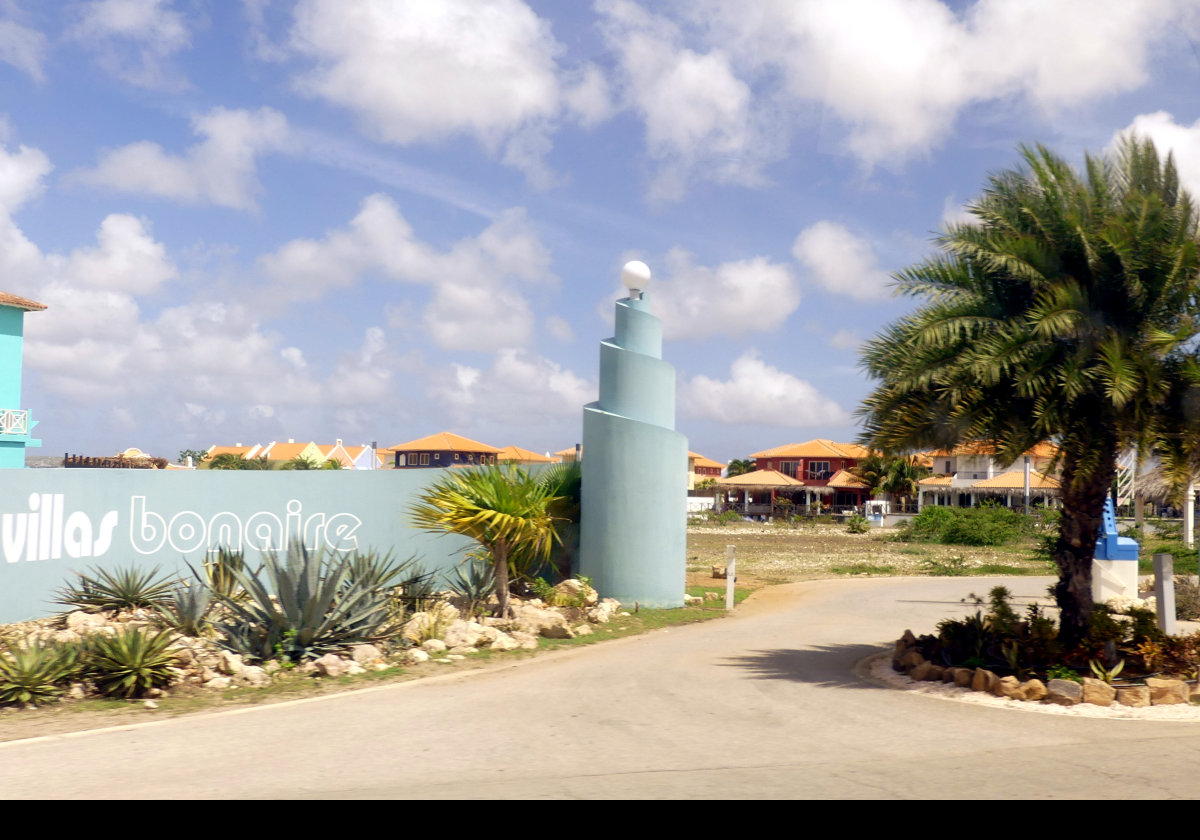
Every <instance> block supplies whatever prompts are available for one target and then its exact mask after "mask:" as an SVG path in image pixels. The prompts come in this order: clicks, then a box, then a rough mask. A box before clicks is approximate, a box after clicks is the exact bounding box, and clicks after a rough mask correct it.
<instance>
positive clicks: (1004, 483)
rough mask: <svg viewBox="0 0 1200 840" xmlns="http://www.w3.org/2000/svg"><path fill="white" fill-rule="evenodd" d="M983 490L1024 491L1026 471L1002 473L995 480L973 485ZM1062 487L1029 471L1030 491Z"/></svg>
mask: <svg viewBox="0 0 1200 840" xmlns="http://www.w3.org/2000/svg"><path fill="white" fill-rule="evenodd" d="M971 486H972V487H978V488H979V489H981V490H989V489H990V490H1023V489H1025V471H1024V470H1013V471H1012V472H1006V473H1001V474H1000V475H997V476H994V477H993V478H985V479H983V480H981V481H976V482H975V483H974V484H972V485H971ZM1061 486H1062V485H1060V484H1059V483H1058V481H1057V480H1056V479H1053V478H1051V477H1050V476H1048V475H1042V474H1041V473H1040V472H1036V471H1034V470H1030V471H1029V489H1031V490H1058V489H1060V487H1061Z"/></svg>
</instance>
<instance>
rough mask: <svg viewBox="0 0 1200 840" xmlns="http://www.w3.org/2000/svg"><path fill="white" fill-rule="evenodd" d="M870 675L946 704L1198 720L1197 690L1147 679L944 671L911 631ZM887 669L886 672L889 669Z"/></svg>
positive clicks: (874, 662) (873, 664) (1169, 681)
mask: <svg viewBox="0 0 1200 840" xmlns="http://www.w3.org/2000/svg"><path fill="white" fill-rule="evenodd" d="M870 661H871V667H870V668H869V669H868V670H869V674H870V676H872V677H874V678H876V679H880V680H882V681H883V682H884V683H886V684H888V685H891V686H894V687H898V688H905V689H908V690H918V691H920V692H921V693H924V694H936V695H938V696H942V697H945V698H947V699H964V700H973V701H977V700H980V699H983V698H986V699H988V700H993V701H995V704H996V705H1004V706H1008V707H1015V708H1024V709H1028V710H1030V711H1052V712H1057V713H1062V712H1069V713H1075V714H1081V715H1085V716H1094V717H1119V718H1131V717H1137V718H1144V719H1171V720H1195V721H1200V706H1197V705H1194V704H1193V701H1195V700H1200V685H1192V684H1189V683H1188V682H1186V681H1184V680H1174V679H1159V678H1156V677H1150V678H1148V679H1147V680H1146V684H1145V685H1142V686H1112V685H1109V684H1108V683H1106V682H1104V681H1103V680H1098V679H1094V678H1091V677H1084V678H1083V681H1082V682H1081V683H1077V682H1075V681H1073V680H1059V679H1055V680H1049V681H1048V682H1047V683H1043V682H1042V681H1041V680H1038V679H1030V680H1024V681H1022V680H1018V679H1017V678H1016V677H1012V676H1006V677H1001V676H998V675H997V674H995V673H994V672H992V671H989V670H987V669H986V668H974V669H972V668H944V667H942V666H939V665H936V664H934V663H932V662H929V661H927V660H926V659H925V657H924V655H922V653H921V652H920V650H919V649H918V648H917V639H916V636H915V635H914V634H913V632H912V631H911V630H906V631H905V632H904V635H903V636H901V637H900V638H899V639H897V640H896V643H895V645H894V647H893V649H892V652H891V655H890V656H889V655H888V654H886V653H885V654H880V655H878V656H876V657H873V658H872V659H871V660H870ZM889 666H890V667H889Z"/></svg>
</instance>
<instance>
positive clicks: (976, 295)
mask: <svg viewBox="0 0 1200 840" xmlns="http://www.w3.org/2000/svg"><path fill="white" fill-rule="evenodd" d="M1021 154H1022V158H1023V163H1024V166H1023V167H1022V168H1021V169H1018V170H1011V171H1006V172H1001V173H1000V174H998V175H994V176H992V177H990V178H989V179H988V182H987V185H986V187H985V188H984V192H983V195H982V196H981V197H980V198H979V199H977V200H976V201H975V202H974V203H973V204H972V205H971V206H970V208H969V210H970V213H971V214H972V215H973V216H974V220H973V221H971V222H968V223H965V224H958V225H951V226H949V227H948V228H947V229H946V230H945V231H944V232H943V233H942V234H941V235H940V236H939V237H938V239H937V242H938V244H939V245H940V247H941V251H942V253H941V254H940V255H938V256H934V257H932V258H930V259H928V260H926V261H925V262H923V263H919V264H918V265H916V266H913V267H911V268H908V269H906V270H904V271H902V272H900V273H899V274H898V275H897V282H898V286H899V290H900V292H901V293H903V294H906V295H910V296H913V297H918V298H921V299H923V302H922V304H921V305H920V307H919V308H918V309H917V310H916V311H915V312H913V313H912V314H910V315H908V316H905V317H903V318H901V319H900V320H898V321H897V322H895V323H894V324H892V325H891V326H889V327H888V328H886V329H885V330H884V331H883V332H882V333H880V334H879V335H878V336H876V338H875V339H873V340H872V341H871V342H870V343H869V344H868V345H867V346H866V348H865V349H864V351H863V366H864V367H865V368H866V370H867V371H868V372H869V373H870V375H871V376H872V377H874V378H875V379H876V380H878V383H879V384H878V386H877V388H876V389H875V391H874V392H873V393H872V394H871V395H870V396H869V397H868V398H867V399H866V401H865V402H864V404H863V406H862V408H861V409H860V414H861V415H862V416H863V418H864V420H865V429H866V431H865V434H864V440H865V442H867V443H868V444H870V445H871V446H875V447H878V448H880V449H882V450H884V451H888V452H897V451H905V450H909V451H911V450H912V449H915V448H923V447H927V446H928V447H939V448H949V447H951V446H954V445H955V444H957V443H960V442H962V441H966V440H986V441H990V442H992V443H994V444H995V445H996V447H997V454H998V455H999V456H1000V457H1001V458H1006V459H1008V460H1010V461H1015V460H1017V458H1018V457H1019V456H1020V455H1021V454H1022V453H1023V452H1024V451H1026V450H1027V449H1029V448H1030V447H1032V446H1033V445H1035V444H1037V443H1039V442H1041V441H1045V440H1053V441H1054V442H1055V443H1057V444H1058V446H1059V447H1060V455H1059V464H1060V465H1061V470H1062V472H1061V480H1062V488H1063V489H1062V500H1063V516H1062V524H1061V529H1060V533H1059V536H1058V538H1057V541H1056V543H1055V547H1054V559H1055V562H1056V564H1057V566H1058V572H1059V581H1058V584H1057V585H1056V586H1055V596H1056V600H1057V601H1058V605H1059V607H1060V608H1061V611H1062V612H1061V634H1062V638H1063V640H1064V641H1065V642H1067V643H1068V644H1071V643H1075V642H1078V641H1079V640H1080V639H1081V638H1082V637H1083V635H1084V634H1085V632H1086V629H1087V624H1088V619H1089V616H1090V613H1091V608H1092V597H1091V573H1092V559H1093V556H1094V552H1095V542H1096V534H1097V532H1098V530H1099V526H1100V518H1101V514H1102V509H1103V505H1104V499H1105V496H1106V495H1107V493H1108V492H1109V488H1110V487H1111V485H1112V481H1113V478H1114V476H1115V474H1116V459H1117V453H1118V451H1119V450H1120V449H1121V448H1123V447H1125V446H1128V445H1130V444H1135V443H1136V444H1138V445H1139V446H1140V447H1141V451H1143V452H1146V451H1151V449H1155V448H1156V449H1157V450H1158V451H1165V450H1164V447H1165V448H1167V449H1170V448H1171V447H1174V450H1173V451H1174V452H1176V454H1180V453H1182V455H1181V457H1183V456H1189V455H1191V453H1192V451H1193V450H1194V448H1195V435H1194V429H1193V430H1192V434H1191V435H1190V436H1189V435H1188V428H1187V426H1188V423H1187V421H1188V419H1189V418H1192V421H1193V424H1194V418H1195V397H1196V395H1197V393H1200V392H1198V391H1197V387H1198V383H1200V376H1197V369H1198V365H1197V355H1196V345H1195V342H1194V341H1193V338H1194V337H1195V336H1196V334H1197V332H1200V302H1198V284H1197V274H1198V271H1200V256H1198V249H1197V219H1196V211H1195V206H1194V204H1193V202H1192V199H1191V197H1190V196H1188V195H1187V193H1186V192H1184V191H1183V190H1182V189H1181V188H1180V186H1179V177H1178V174H1177V172H1176V169H1175V164H1174V161H1173V160H1172V159H1171V158H1170V157H1168V158H1167V159H1166V161H1165V162H1164V161H1161V160H1160V159H1159V157H1158V154H1157V152H1156V151H1155V148H1154V145H1153V144H1152V143H1151V142H1149V141H1147V140H1141V139H1138V138H1134V137H1130V138H1127V139H1126V140H1125V141H1123V143H1122V144H1121V145H1120V147H1119V150H1118V152H1117V153H1116V155H1114V156H1112V157H1092V156H1088V157H1087V158H1086V165H1085V170H1086V171H1085V173H1084V174H1080V173H1078V172H1076V171H1075V170H1074V169H1072V168H1071V167H1070V166H1069V165H1068V164H1067V163H1065V162H1064V161H1063V160H1062V159H1060V158H1058V157H1057V156H1055V155H1054V154H1053V153H1051V152H1050V151H1049V150H1047V149H1046V148H1044V147H1042V146H1038V147H1036V148H1022V150H1021ZM1189 399H1190V400H1191V402H1190V403H1189ZM1189 405H1190V406H1191V408H1190V409H1189V407H1188V406H1189Z"/></svg>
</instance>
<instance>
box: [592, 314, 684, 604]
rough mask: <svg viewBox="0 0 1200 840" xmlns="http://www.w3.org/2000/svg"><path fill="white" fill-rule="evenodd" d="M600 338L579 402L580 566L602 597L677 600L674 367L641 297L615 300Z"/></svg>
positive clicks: (680, 503)
mask: <svg viewBox="0 0 1200 840" xmlns="http://www.w3.org/2000/svg"><path fill="white" fill-rule="evenodd" d="M615 333H616V334H615V336H614V337H613V338H611V339H608V340H607V341H603V342H601V344H600V399H599V400H598V401H596V402H594V403H592V404H590V405H587V406H585V407H584V410H583V488H582V494H583V498H582V522H581V525H580V530H581V535H580V551H579V571H580V574H584V575H587V576H589V577H591V578H592V579H593V580H594V581H595V584H596V588H597V589H598V590H599V591H600V592H601V593H603V594H604V595H605V596H607V597H612V598H617V599H619V600H620V601H622V602H623V603H633V602H634V601H636V602H638V603H640V604H642V605H644V606H647V607H679V606H682V605H683V595H684V588H685V583H686V581H685V576H686V570H687V567H686V559H685V553H686V548H687V545H686V540H687V531H686V528H687V439H686V438H685V437H684V436H683V435H682V434H680V433H679V432H677V431H675V370H674V368H673V367H672V366H671V365H670V364H668V363H667V362H664V361H663V360H662V359H661V358H659V356H661V354H662V323H661V322H660V321H659V319H658V318H656V317H654V316H653V315H651V314H650V312H649V311H648V310H647V302H646V300H645V295H644V294H643V299H641V300H631V299H628V298H626V299H624V300H620V301H617V305H616V330H615Z"/></svg>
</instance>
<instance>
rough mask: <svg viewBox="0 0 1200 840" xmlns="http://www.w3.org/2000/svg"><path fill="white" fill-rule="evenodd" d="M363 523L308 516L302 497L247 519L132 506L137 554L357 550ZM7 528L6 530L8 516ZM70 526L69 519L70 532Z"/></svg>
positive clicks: (139, 500)
mask: <svg viewBox="0 0 1200 840" xmlns="http://www.w3.org/2000/svg"><path fill="white" fill-rule="evenodd" d="M5 516H7V514H5ZM105 521H107V517H106V519H105ZM89 524H90V523H89ZM103 524H104V523H101V527H102V528H103ZM361 525H362V520H361V519H359V518H358V517H357V516H355V515H354V514H352V513H335V514H333V515H332V516H329V517H326V515H325V514H324V513H314V514H311V515H309V516H308V517H307V518H305V516H304V506H303V505H302V504H301V503H300V501H299V500H298V499H291V500H289V501H288V503H287V505H286V509H285V512H284V515H283V516H282V517H280V516H279V515H277V514H275V513H272V512H271V511H268V510H260V511H255V512H254V513H252V514H250V515H249V516H247V517H246V518H245V519H244V520H243V519H242V518H241V517H239V516H238V515H237V514H236V513H233V512H231V511H227V510H223V511H220V512H219V513H215V514H213V515H212V516H211V517H209V518H208V519H207V520H205V518H204V517H203V516H201V515H200V514H199V513H196V512H195V511H190V510H185V511H180V512H178V513H176V514H175V515H174V516H172V517H171V521H170V523H168V522H167V520H166V517H164V516H163V515H162V514H159V513H155V512H154V511H152V510H150V509H149V508H148V507H147V506H146V497H145V496H133V497H132V498H131V499H130V505H129V542H130V544H131V545H132V546H133V550H134V551H136V552H138V553H139V554H155V553H157V552H158V551H159V550H161V549H162V547H163V545H164V544H169V545H170V546H171V548H172V549H173V550H174V551H178V552H181V553H187V552H190V551H198V550H200V549H201V548H204V549H207V550H208V551H216V550H217V549H218V548H220V547H225V548H230V549H233V550H235V551H237V550H244V549H247V548H251V549H259V550H276V551H282V550H284V549H286V548H287V546H288V543H289V542H290V541H291V540H294V539H295V540H303V542H304V544H305V545H307V546H308V547H309V548H314V549H319V548H327V549H329V550H331V551H355V550H357V549H358V536H357V533H358V529H359V527H360V526H361ZM3 527H5V528H7V520H6V521H5V524H4V526H3ZM14 527H16V526H14ZM69 527H70V521H69V520H68V530H69ZM7 533H8V532H7V531H4V532H3V533H0V541H3V540H6V539H7V536H6V535H7ZM102 538H103V537H102ZM99 542H100V540H97V544H99ZM4 544H5V545H7V543H6V542H5V543H4ZM106 547H107V545H106Z"/></svg>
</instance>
